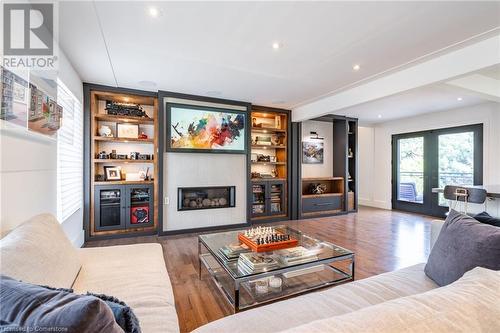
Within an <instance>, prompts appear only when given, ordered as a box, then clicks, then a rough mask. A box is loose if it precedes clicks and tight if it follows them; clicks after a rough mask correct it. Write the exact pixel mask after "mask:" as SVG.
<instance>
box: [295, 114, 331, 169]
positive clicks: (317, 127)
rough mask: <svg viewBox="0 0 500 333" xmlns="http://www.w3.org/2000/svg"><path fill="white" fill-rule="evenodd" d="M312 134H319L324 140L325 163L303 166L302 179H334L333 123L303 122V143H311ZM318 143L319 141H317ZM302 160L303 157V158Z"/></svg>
mask: <svg viewBox="0 0 500 333" xmlns="http://www.w3.org/2000/svg"><path fill="white" fill-rule="evenodd" d="M310 132H316V133H318V136H319V137H322V138H325V140H323V144H324V146H323V149H324V150H323V163H322V164H302V178H311V177H333V162H334V161H333V157H332V155H333V123H332V122H325V121H315V120H307V121H304V122H302V141H303V142H304V141H309V140H310V137H311V133H310ZM315 141H317V140H315ZM301 158H302V157H301Z"/></svg>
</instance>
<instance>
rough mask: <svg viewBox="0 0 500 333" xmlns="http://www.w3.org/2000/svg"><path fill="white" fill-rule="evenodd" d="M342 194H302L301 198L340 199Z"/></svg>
mask: <svg viewBox="0 0 500 333" xmlns="http://www.w3.org/2000/svg"><path fill="white" fill-rule="evenodd" d="M343 195H344V193H323V194H303V195H302V198H323V197H341V196H343Z"/></svg>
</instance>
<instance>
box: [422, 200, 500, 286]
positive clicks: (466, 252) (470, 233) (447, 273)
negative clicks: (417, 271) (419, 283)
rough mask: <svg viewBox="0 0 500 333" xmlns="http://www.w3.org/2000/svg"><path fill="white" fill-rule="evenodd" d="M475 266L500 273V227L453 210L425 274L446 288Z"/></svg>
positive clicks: (438, 239) (435, 245)
mask: <svg viewBox="0 0 500 333" xmlns="http://www.w3.org/2000/svg"><path fill="white" fill-rule="evenodd" d="M475 267H484V268H488V269H493V270H500V228H498V227H494V226H491V225H488V224H484V223H480V222H478V221H476V220H475V219H473V218H472V217H469V216H467V215H463V214H460V213H458V212H456V211H454V210H452V211H451V212H450V214H449V215H448V217H447V218H446V221H445V223H444V225H443V227H442V229H441V232H440V233H439V236H438V238H437V240H436V243H435V244H434V247H433V248H432V250H431V253H430V255H429V259H428V261H427V264H426V265H425V274H426V275H427V276H428V277H429V278H431V279H432V280H433V281H434V282H436V283H437V284H438V285H439V286H445V285H447V284H450V283H452V282H454V281H456V280H458V279H459V278H461V277H462V275H464V274H465V273H466V272H468V271H469V270H471V269H473V268H475Z"/></svg>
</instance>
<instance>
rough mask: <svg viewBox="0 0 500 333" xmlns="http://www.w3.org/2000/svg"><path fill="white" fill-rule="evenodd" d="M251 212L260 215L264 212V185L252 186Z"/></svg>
mask: <svg viewBox="0 0 500 333" xmlns="http://www.w3.org/2000/svg"><path fill="white" fill-rule="evenodd" d="M252 196H253V199H252V214H253V215H260V214H265V213H266V187H265V186H264V185H261V184H254V185H253V186H252Z"/></svg>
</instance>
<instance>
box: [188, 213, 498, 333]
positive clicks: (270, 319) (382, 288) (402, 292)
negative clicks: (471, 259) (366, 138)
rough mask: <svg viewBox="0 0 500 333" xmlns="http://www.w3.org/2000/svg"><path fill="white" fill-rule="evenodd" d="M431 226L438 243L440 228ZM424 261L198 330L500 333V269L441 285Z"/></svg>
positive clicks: (201, 332)
mask: <svg viewBox="0 0 500 333" xmlns="http://www.w3.org/2000/svg"><path fill="white" fill-rule="evenodd" d="M442 224H443V222H442V221H435V222H434V223H433V225H432V229H431V243H432V244H434V242H435V241H436V238H437V235H438V234H439V232H440V229H441V227H442ZM424 267H425V264H418V265H415V266H411V267H407V268H403V269H400V270H396V271H394V272H389V273H385V274H380V275H377V276H373V277H370V278H367V279H363V280H357V281H355V282H351V283H347V284H343V285H341V286H337V287H334V288H330V289H326V290H323V291H319V292H313V293H310V294H306V295H303V296H299V297H295V298H291V299H288V300H285V301H281V302H277V303H273V304H270V305H267V306H263V307H259V308H255V309H252V310H248V311H245V312H240V313H238V314H235V315H233V316H229V317H225V318H222V319H219V320H217V321H214V322H211V323H209V324H207V325H204V326H202V327H200V328H198V329H197V330H195V332H196V333H213V332H217V333H225V332H227V333H246V332H248V333H265V332H287V333H292V332H293V333H299V332H304V333H326V332H403V331H404V332H492V333H493V332H500V301H499V300H500V272H498V271H491V270H487V269H484V268H476V269H474V270H472V271H470V272H468V273H466V274H465V275H464V277H462V278H461V279H460V280H458V281H456V282H455V283H453V284H451V285H449V286H446V287H441V288H440V287H439V286H438V285H436V284H435V283H434V281H432V280H431V279H429V278H428V277H427V276H426V275H425V273H424Z"/></svg>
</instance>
